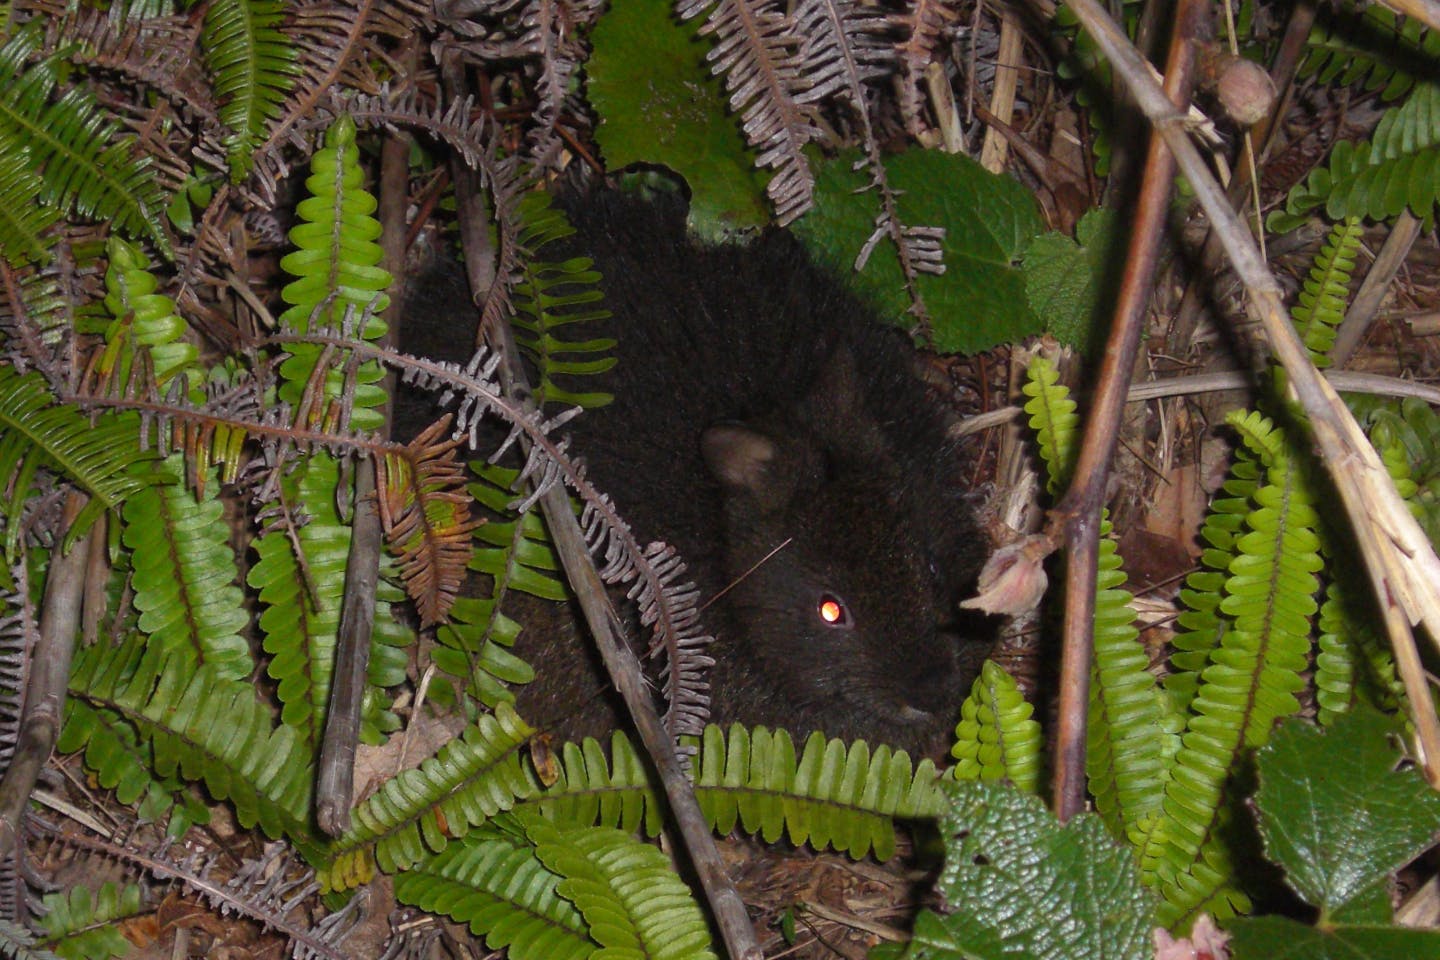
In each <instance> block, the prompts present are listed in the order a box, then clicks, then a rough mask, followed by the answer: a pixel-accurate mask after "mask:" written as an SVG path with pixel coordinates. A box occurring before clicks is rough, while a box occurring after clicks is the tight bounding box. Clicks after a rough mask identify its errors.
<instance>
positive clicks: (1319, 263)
mask: <svg viewBox="0 0 1440 960" xmlns="http://www.w3.org/2000/svg"><path fill="white" fill-rule="evenodd" d="M1363 234H1364V229H1363V228H1362V227H1361V224H1360V219H1359V218H1358V217H1350V218H1349V219H1346V220H1342V221H1340V222H1339V223H1337V224H1335V226H1334V227H1332V228H1331V230H1330V236H1329V237H1327V238H1326V240H1325V245H1324V246H1323V247H1322V248H1321V249H1320V253H1319V254H1318V255H1317V256H1316V257H1315V265H1314V266H1313V267H1311V268H1310V276H1309V278H1308V279H1307V280H1306V281H1305V286H1304V287H1303V288H1302V289H1301V290H1300V299H1299V302H1298V303H1297V304H1296V305H1295V309H1294V310H1293V311H1291V316H1292V317H1293V318H1294V320H1295V328H1296V331H1297V332H1298V333H1299V334H1300V339H1301V340H1302V341H1304V343H1305V346H1306V348H1307V349H1308V350H1309V351H1310V359H1311V360H1313V361H1314V362H1315V366H1317V367H1320V368H1322V369H1323V368H1325V367H1328V366H1330V348H1331V347H1332V346H1333V345H1334V343H1335V328H1336V327H1338V326H1339V325H1340V321H1341V320H1344V319H1345V304H1346V303H1347V302H1348V301H1349V299H1350V290H1349V287H1350V276H1351V274H1353V273H1354V272H1355V254H1356V253H1357V252H1358V251H1359V249H1360V238H1361V236H1362V235H1363Z"/></svg>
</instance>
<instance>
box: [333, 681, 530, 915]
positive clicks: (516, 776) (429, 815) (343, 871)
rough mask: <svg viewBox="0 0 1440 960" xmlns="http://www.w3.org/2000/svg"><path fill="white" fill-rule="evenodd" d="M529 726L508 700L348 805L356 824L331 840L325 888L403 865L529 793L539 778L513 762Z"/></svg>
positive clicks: (340, 887)
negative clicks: (358, 801) (354, 804)
mask: <svg viewBox="0 0 1440 960" xmlns="http://www.w3.org/2000/svg"><path fill="white" fill-rule="evenodd" d="M534 732H535V731H534V730H533V729H532V728H531V727H530V726H529V725H527V724H526V723H525V721H524V720H521V719H520V717H519V716H518V715H517V714H516V713H515V711H514V710H513V709H511V707H510V705H509V704H504V703H502V704H500V705H499V706H498V707H497V708H496V710H495V714H494V716H490V715H484V716H481V717H480V719H479V720H478V721H477V722H476V723H475V724H474V725H473V726H470V727H467V728H466V730H465V733H464V735H463V736H461V737H459V738H457V739H454V740H451V741H449V742H448V743H446V744H445V745H444V746H443V747H441V748H440V752H439V753H437V754H436V755H435V756H433V757H431V758H430V759H428V760H426V761H425V762H424V763H422V764H421V765H420V766H419V767H417V768H416V769H413V770H407V771H405V772H404V773H401V774H400V775H399V776H397V777H395V778H393V779H391V780H389V781H387V782H386V783H385V785H384V786H383V787H382V788H381V789H380V790H379V792H377V793H375V794H374V795H373V796H371V797H370V798H369V799H368V800H366V801H365V802H364V803H362V804H361V805H360V806H359V807H357V808H356V809H355V811H354V821H355V826H354V827H353V828H352V829H351V830H350V832H348V833H347V834H345V836H343V837H341V838H340V839H339V840H337V841H335V844H334V845H333V847H332V848H331V855H332V862H331V864H330V866H329V867H328V868H327V869H326V871H325V873H324V876H323V877H322V883H324V884H325V885H326V886H327V888H328V889H331V890H343V889H349V888H351V887H355V886H359V885H361V884H364V883H368V882H369V881H370V878H371V877H373V876H374V873H375V868H376V866H378V867H379V868H380V869H381V870H383V871H385V872H386V873H394V872H395V871H397V870H405V869H407V868H409V867H410V866H412V865H413V864H415V863H418V862H419V861H420V860H421V859H422V858H423V857H425V856H426V853H427V851H428V852H429V853H438V852H440V851H441V850H444V849H445V845H446V844H447V843H448V842H449V841H450V839H451V838H452V837H463V836H465V835H466V833H467V832H469V830H470V829H471V828H472V827H474V826H477V825H478V824H481V823H483V822H485V820H486V819H487V818H489V817H493V816H494V815H495V814H496V813H498V812H499V811H501V810H509V809H510V808H511V807H513V806H514V805H515V803H516V802H517V801H519V800H524V799H527V798H529V797H533V796H535V795H536V794H537V793H539V791H540V785H539V782H538V781H537V780H536V779H535V777H534V774H533V773H532V772H531V771H530V769H529V768H528V767H527V766H524V765H522V764H521V763H520V751H521V748H522V747H523V746H524V745H525V743H526V741H527V740H528V739H529V738H530V736H531V734H533V733H534Z"/></svg>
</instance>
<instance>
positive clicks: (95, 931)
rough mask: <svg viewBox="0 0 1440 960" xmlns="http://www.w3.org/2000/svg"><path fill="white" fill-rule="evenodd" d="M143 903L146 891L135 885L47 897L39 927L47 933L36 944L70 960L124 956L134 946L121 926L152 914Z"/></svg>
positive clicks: (75, 890)
mask: <svg viewBox="0 0 1440 960" xmlns="http://www.w3.org/2000/svg"><path fill="white" fill-rule="evenodd" d="M144 901H145V896H144V892H143V891H142V890H141V889H140V887H139V886H137V885H135V884H133V883H131V884H125V885H124V886H121V885H119V884H115V883H104V884H101V885H100V888H99V889H98V890H95V891H92V890H91V889H90V888H89V887H86V886H77V887H74V888H73V889H71V890H68V891H65V892H62V893H50V894H46V895H45V897H44V899H43V901H42V902H43V903H44V905H45V912H44V913H43V915H42V916H41V917H40V920H39V924H38V925H39V927H40V928H41V929H42V930H43V931H44V933H43V934H42V935H41V937H40V938H39V939H38V940H37V943H36V945H37V946H40V947H44V948H48V949H50V950H53V951H54V953H55V955H57V956H60V957H65V958H67V960H69V958H77V960H79V958H84V960H90V958H96V960H106V958H109V957H123V956H125V955H127V954H128V953H129V952H130V947H131V943H130V941H129V940H128V939H127V938H126V936H125V932H124V931H123V930H122V929H121V925H122V924H124V923H125V922H126V921H127V920H131V919H133V918H136V917H139V916H140V915H142V914H144V913H146V912H148V911H149V908H148V907H147V906H146V905H145V903H144Z"/></svg>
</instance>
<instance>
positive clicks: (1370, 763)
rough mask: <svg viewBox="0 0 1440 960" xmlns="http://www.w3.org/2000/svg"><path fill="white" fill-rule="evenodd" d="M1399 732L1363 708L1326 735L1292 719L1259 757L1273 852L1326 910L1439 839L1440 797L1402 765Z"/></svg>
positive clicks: (1260, 800) (1363, 891) (1365, 890)
mask: <svg viewBox="0 0 1440 960" xmlns="http://www.w3.org/2000/svg"><path fill="white" fill-rule="evenodd" d="M1394 728H1395V725H1394V723H1393V721H1391V720H1389V719H1387V718H1385V717H1384V716H1382V715H1381V714H1379V713H1377V712H1375V711H1373V710H1369V709H1365V708H1359V709H1356V710H1355V711H1353V712H1351V713H1349V714H1347V715H1345V716H1343V717H1341V718H1339V719H1337V720H1336V721H1335V724H1334V725H1333V726H1332V727H1331V728H1330V729H1329V730H1328V731H1321V730H1320V729H1319V728H1317V727H1314V726H1311V725H1310V724H1308V723H1301V722H1298V721H1292V722H1289V723H1286V724H1285V725H1283V726H1282V727H1281V728H1280V730H1279V731H1278V732H1277V733H1276V734H1275V736H1274V738H1273V739H1272V740H1271V741H1270V743H1269V745H1268V746H1266V747H1265V748H1264V749H1262V750H1261V751H1260V753H1259V756H1258V758H1257V762H1258V765H1259V776H1260V788H1259V790H1257V791H1256V794H1255V802H1256V806H1257V808H1258V810H1259V822H1260V832H1261V835H1262V836H1263V837H1264V839H1265V850H1266V853H1267V855H1268V856H1269V857H1270V858H1271V859H1272V860H1274V861H1275V862H1276V863H1278V864H1280V865H1281V866H1282V867H1284V868H1285V873H1286V877H1287V879H1288V880H1289V882H1290V884H1291V885H1292V886H1293V887H1294V888H1295V889H1296V891H1298V892H1299V893H1300V895H1301V896H1303V897H1304V898H1305V899H1306V900H1307V901H1309V902H1310V903H1312V904H1314V905H1315V906H1317V907H1319V908H1320V909H1321V912H1322V916H1327V915H1329V914H1332V913H1333V912H1334V911H1336V910H1337V909H1339V908H1340V907H1342V906H1344V905H1345V904H1347V903H1349V902H1350V901H1351V900H1353V899H1355V898H1356V897H1358V896H1368V895H1370V893H1371V892H1372V891H1373V890H1374V888H1375V887H1376V885H1377V884H1379V883H1381V882H1382V881H1383V880H1384V878H1385V877H1386V876H1387V875H1388V874H1389V873H1390V872H1391V871H1393V870H1396V869H1398V868H1399V867H1401V866H1403V865H1404V864H1406V863H1407V862H1409V861H1410V860H1412V859H1414V858H1415V857H1416V856H1418V855H1419V854H1420V853H1421V852H1422V851H1423V850H1424V849H1425V848H1426V847H1429V846H1430V845H1431V844H1433V843H1434V842H1435V841H1436V839H1437V837H1440V794H1437V793H1436V792H1435V791H1434V790H1432V789H1430V787H1429V786H1427V785H1426V783H1425V781H1424V779H1423V778H1422V777H1421V775H1420V773H1419V771H1417V770H1414V769H1406V770H1397V769H1395V768H1396V765H1397V763H1398V761H1399V759H1400V758H1399V755H1398V753H1397V752H1396V750H1395V747H1394V745H1393V744H1391V743H1390V742H1389V736H1390V734H1392V733H1393V732H1394ZM1432 955H1435V954H1432ZM1416 956H1418V954H1416Z"/></svg>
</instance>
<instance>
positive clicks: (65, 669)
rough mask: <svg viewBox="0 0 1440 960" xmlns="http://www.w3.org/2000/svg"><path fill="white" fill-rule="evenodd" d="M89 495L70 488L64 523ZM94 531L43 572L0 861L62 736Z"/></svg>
mask: <svg viewBox="0 0 1440 960" xmlns="http://www.w3.org/2000/svg"><path fill="white" fill-rule="evenodd" d="M85 502H86V497H85V496H84V495H83V494H79V493H72V494H70V496H69V498H68V499H67V501H66V503H65V517H64V522H63V524H62V527H63V529H62V531H61V533H62V534H63V532H64V530H68V529H69V526H70V524H71V523H72V522H73V521H74V520H75V517H76V516H78V515H79V513H80V511H81V509H82V508H83V507H84V505H85ZM94 539H95V530H94V528H93V527H92V528H91V530H90V531H89V532H88V533H86V534H85V536H84V537H82V538H81V539H80V540H78V541H77V542H76V543H75V544H74V545H72V546H71V548H70V552H69V553H66V554H61V552H60V548H59V546H58V541H59V536H57V538H56V540H57V546H56V547H55V549H54V551H53V552H52V554H51V559H50V569H49V570H48V571H47V572H46V574H45V595H44V597H43V598H42V599H41V601H40V609H41V614H40V639H39V642H38V643H37V644H36V646H35V653H34V660H33V663H32V667H31V671H30V679H29V682H28V683H27V684H26V689H25V693H24V696H25V707H24V710H23V712H22V714H21V718H20V735H19V738H18V740H17V742H16V745H15V753H14V755H13V757H12V758H11V761H10V766H9V767H8V768H7V769H6V770H5V777H4V779H3V780H0V863H5V862H8V861H9V860H10V859H11V857H12V855H13V854H14V853H15V850H16V849H17V847H18V845H19V842H20V837H21V835H22V834H21V831H22V829H23V823H22V820H23V818H24V816H25V810H26V808H27V807H28V806H29V804H30V794H31V793H32V792H33V791H34V790H35V781H36V780H37V779H38V778H39V776H40V769H41V768H42V767H43V766H45V761H47V760H49V759H50V751H51V750H53V749H54V748H55V740H56V738H57V737H59V735H60V718H61V715H62V714H63V713H64V710H65V690H66V687H67V686H68V684H69V682H70V661H71V659H72V658H73V655H74V653H75V638H76V636H77V635H78V634H79V631H80V610H81V607H82V606H83V601H84V595H85V567H86V565H87V564H89V562H90V544H91V542H92V541H93V540H94Z"/></svg>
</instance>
